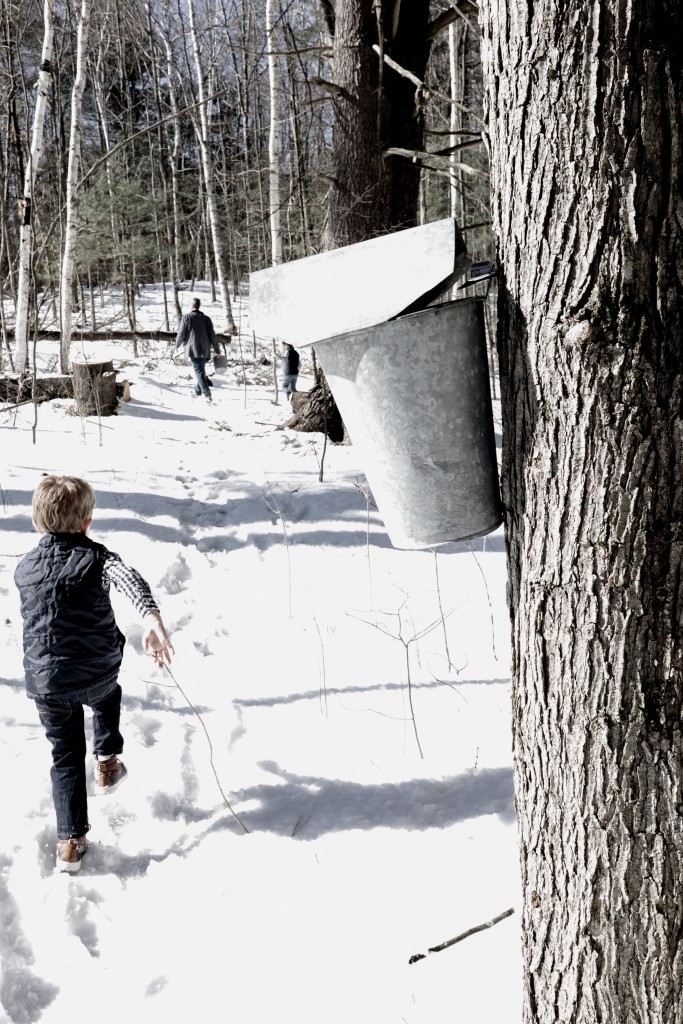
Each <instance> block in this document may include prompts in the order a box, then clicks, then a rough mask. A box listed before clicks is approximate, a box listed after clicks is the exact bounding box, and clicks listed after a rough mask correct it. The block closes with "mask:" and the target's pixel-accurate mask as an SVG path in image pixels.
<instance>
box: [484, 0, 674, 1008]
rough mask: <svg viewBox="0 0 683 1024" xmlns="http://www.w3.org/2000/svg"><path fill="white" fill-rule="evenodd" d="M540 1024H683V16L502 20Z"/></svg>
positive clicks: (513, 535) (512, 408)
mask: <svg viewBox="0 0 683 1024" xmlns="http://www.w3.org/2000/svg"><path fill="white" fill-rule="evenodd" d="M481 19H482V28H483V33H484V48H483V57H484V66H485V77H486V79H487V88H488V97H487V104H488V127H489V137H490V151H491V173H492V183H493V191H492V199H493V216H494V225H495V229H496V232H497V235H498V238H499V246H500V263H501V267H502V278H501V281H500V309H499V312H500V323H499V351H500V363H501V374H502V381H501V383H502V398H503V423H504V444H503V485H504V500H505V505H506V510H507V511H506V533H507V540H508V550H509V601H510V612H511V617H512V634H513V693H514V697H513V717H514V760H515V774H516V799H517V808H518V816H519V828H520V843H521V864H522V883H523V894H524V911H523V960H524V973H525V1002H524V1020H525V1021H526V1022H544V1024H545V1022H551V1021H552V1022H560V1021H561V1022H562V1024H596V1022H605V1024H680V1022H681V1021H683V760H682V755H683V737H682V735H681V713H682V711H683V707H682V704H683V701H682V696H683V643H682V637H681V631H682V628H683V627H682V623H683V587H682V586H681V563H682V559H683V527H682V524H683V351H682V346H681V337H682V328H683V324H682V322H681V320H682V317H683V307H682V303H681V295H682V294H683V237H682V227H681V225H682V220H681V209H683V196H682V189H681V168H682V167H683V154H682V150H681V143H682V140H683V88H682V84H681V83H682V82H683V67H682V63H683V48H682V47H681V45H680V39H681V34H682V33H683V8H682V7H681V5H680V4H679V3H677V2H674V0H643V2H642V3H640V4H636V5H624V4H621V3H618V2H617V0H569V2H568V3H565V4H562V5H557V4H556V3H554V2H551V0H537V2H536V3H535V4H533V5H521V6H520V5H516V7H515V15H514V17H512V16H510V11H509V5H507V4H505V3H503V2H502V0H482V5H481Z"/></svg>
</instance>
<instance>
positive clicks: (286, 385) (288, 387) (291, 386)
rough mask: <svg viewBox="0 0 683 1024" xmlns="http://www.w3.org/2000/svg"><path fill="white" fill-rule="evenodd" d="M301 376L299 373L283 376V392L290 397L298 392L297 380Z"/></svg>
mask: <svg viewBox="0 0 683 1024" xmlns="http://www.w3.org/2000/svg"><path fill="white" fill-rule="evenodd" d="M298 376H299V374H298V373H285V374H283V376H282V390H283V391H284V393H285V394H286V395H287V396H289V395H293V394H295V392H296V379H297V377H298Z"/></svg>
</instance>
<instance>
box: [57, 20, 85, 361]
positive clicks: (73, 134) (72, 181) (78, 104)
mask: <svg viewBox="0 0 683 1024" xmlns="http://www.w3.org/2000/svg"><path fill="white" fill-rule="evenodd" d="M89 31H90V0H81V16H80V20H79V23H78V43H77V48H76V77H75V79H74V84H73V89H72V92H71V128H70V132H69V167H68V170H67V176H66V224H65V228H64V250H63V255H62V274H61V284H60V289H59V293H60V309H61V343H60V347H59V351H60V364H61V371H62V373H67V372H68V370H69V349H70V347H71V319H72V301H73V300H72V284H73V275H74V252H75V249H76V235H77V231H78V177H79V170H80V166H81V122H82V113H83V92H84V90H85V81H86V74H85V69H86V61H87V47H88V33H89Z"/></svg>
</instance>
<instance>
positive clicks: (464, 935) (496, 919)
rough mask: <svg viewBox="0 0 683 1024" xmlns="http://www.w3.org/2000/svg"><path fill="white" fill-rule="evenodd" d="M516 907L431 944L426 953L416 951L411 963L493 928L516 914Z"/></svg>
mask: <svg viewBox="0 0 683 1024" xmlns="http://www.w3.org/2000/svg"><path fill="white" fill-rule="evenodd" d="M514 912H515V908H514V907H510V909H509V910H504V911H503V913H502V914H499V915H498V917H492V918H491V920H490V921H486V922H485V923H484V924H477V925H475V926H474V928H468V929H467V931H466V932H462V934H461V935H456V937H455V938H454V939H447V941H446V942H440V943H439V945H438V946H430V947H429V949H428V950H427V952H426V953H414V954H413V955H412V956H411V958H410V960H409V961H408V963H409V964H416V963H417V962H418V960H424V958H425V957H426V956H427V955H428V954H429V953H440V952H441V950H442V949H448V947H449V946H454V945H455V944H456V942H462V940H463V939H468V938H469V937H470V935H475V934H476V933H477V932H483V931H485V930H486V929H487V928H493V926H494V924H498V922H499V921H504V920H505V918H506V917H510V916H511V915H512V914H514Z"/></svg>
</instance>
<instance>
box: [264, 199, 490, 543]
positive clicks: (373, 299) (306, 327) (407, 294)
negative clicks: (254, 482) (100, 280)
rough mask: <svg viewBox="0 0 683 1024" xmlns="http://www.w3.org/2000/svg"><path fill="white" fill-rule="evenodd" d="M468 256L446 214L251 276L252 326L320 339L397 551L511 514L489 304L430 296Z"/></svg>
mask: <svg viewBox="0 0 683 1024" xmlns="http://www.w3.org/2000/svg"><path fill="white" fill-rule="evenodd" d="M471 262H472V261H471V259H470V257H469V256H468V255H467V251H466V248H465V244H464V241H463V239H462V236H461V234H460V231H459V230H458V226H457V224H456V222H455V221H454V220H453V219H448V220H444V221H436V222H433V223H430V224H425V225H423V226H421V227H419V228H410V229H408V230H406V231H398V232H395V233H394V234H392V235H385V236H381V237H379V238H373V239H370V240H369V241H367V242H361V243H359V244H358V245H350V246H346V247H345V248H343V249H336V250H333V251H332V252H327V253H320V254H318V255H317V256H311V257H308V258H307V259H303V260H295V261H293V262H292V263H288V264H284V265H281V266H278V267H272V268H269V269H268V270H264V271H259V272H258V273H255V274H252V275H251V279H250V280H251V286H250V309H249V319H250V321H251V325H252V327H254V328H256V329H257V330H260V331H261V332H263V333H264V334H266V335H268V334H270V335H271V336H273V337H276V336H277V337H281V338H283V339H285V340H287V341H291V342H293V343H294V344H295V345H299V346H303V345H315V351H316V354H317V355H318V357H319V359H320V363H321V366H322V368H323V370H324V372H325V375H326V377H327V380H328V382H329V385H330V388H331V390H332V394H333V395H334V398H335V401H336V402H337V405H338V406H339V411H340V412H341V415H342V418H343V420H344V422H345V424H346V426H347V429H348V431H349V434H350V437H351V441H352V444H353V445H355V446H356V447H357V448H358V452H359V461H360V464H361V466H362V468H363V470H364V472H365V474H366V476H367V478H368V482H369V484H370V486H371V488H372V491H373V495H374V497H375V499H376V501H377V506H378V508H379V512H380V515H381V516H382V517H383V519H384V521H385V524H386V527H387V532H388V534H389V537H390V539H391V542H392V544H394V545H395V546H396V547H399V548H422V547H431V546H432V545H436V544H443V543H448V542H449V541H457V540H466V539H468V538H470V537H476V536H480V535H482V534H486V533H490V532H491V531H492V530H495V529H496V528H497V527H498V526H499V525H500V523H501V522H502V509H501V502H500V492H499V487H498V470H497V464H496V447H495V434H494V430H493V416H492V410H491V396H490V390H489V375H488V361H487V353H486V339H485V329H484V315H483V300H481V299H462V300H458V301H456V302H451V303H446V304H444V305H439V306H429V305H428V303H429V302H431V301H433V300H434V299H435V298H437V297H438V296H439V295H440V294H443V293H444V292H445V291H446V290H447V289H448V288H449V287H451V285H452V284H453V283H454V282H455V281H457V280H459V279H460V278H461V277H462V275H463V274H466V273H467V271H468V268H469V266H470V264H471Z"/></svg>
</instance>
